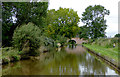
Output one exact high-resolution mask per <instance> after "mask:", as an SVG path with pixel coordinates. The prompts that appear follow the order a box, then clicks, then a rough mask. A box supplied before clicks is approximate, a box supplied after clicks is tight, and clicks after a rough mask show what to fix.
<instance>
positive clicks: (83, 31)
mask: <svg viewBox="0 0 120 77" xmlns="http://www.w3.org/2000/svg"><path fill="white" fill-rule="evenodd" d="M88 30H89V28H86V27H85V26H81V27H80V29H79V32H78V35H79V38H80V39H81V38H84V39H88V38H89V37H88V33H87V31H88Z"/></svg>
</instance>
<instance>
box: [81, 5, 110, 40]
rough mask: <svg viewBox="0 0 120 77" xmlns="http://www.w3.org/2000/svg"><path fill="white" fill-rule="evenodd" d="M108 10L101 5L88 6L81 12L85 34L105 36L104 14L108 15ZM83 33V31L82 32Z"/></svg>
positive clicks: (95, 36) (96, 36)
mask: <svg viewBox="0 0 120 77" xmlns="http://www.w3.org/2000/svg"><path fill="white" fill-rule="evenodd" d="M109 13H110V12H109V10H107V9H105V8H104V7H103V6H101V5H95V6H88V7H87V8H86V9H85V12H83V14H82V19H81V20H82V22H83V23H84V24H85V25H84V29H85V30H86V29H87V32H86V34H87V36H88V37H91V38H92V39H93V38H99V37H104V36H105V30H106V27H107V25H106V20H105V19H104V17H105V15H109ZM83 33H84V32H83Z"/></svg>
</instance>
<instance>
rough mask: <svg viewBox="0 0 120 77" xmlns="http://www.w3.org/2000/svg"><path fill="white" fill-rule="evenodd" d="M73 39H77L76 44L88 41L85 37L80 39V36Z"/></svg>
mask: <svg viewBox="0 0 120 77" xmlns="http://www.w3.org/2000/svg"><path fill="white" fill-rule="evenodd" d="M71 40H74V41H76V44H82V43H83V42H87V41H85V40H83V39H80V38H78V37H75V38H72V39H71Z"/></svg>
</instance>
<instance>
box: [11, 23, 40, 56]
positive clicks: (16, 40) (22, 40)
mask: <svg viewBox="0 0 120 77" xmlns="http://www.w3.org/2000/svg"><path fill="white" fill-rule="evenodd" d="M41 39H42V38H41V30H40V29H39V27H37V26H35V25H34V24H33V23H28V24H27V25H26V24H25V25H21V26H20V27H17V28H16V30H15V31H14V34H13V45H14V47H15V48H18V49H19V51H23V52H26V53H29V54H30V53H31V52H34V51H35V50H36V49H38V48H39V47H40V45H41V44H42V41H41Z"/></svg>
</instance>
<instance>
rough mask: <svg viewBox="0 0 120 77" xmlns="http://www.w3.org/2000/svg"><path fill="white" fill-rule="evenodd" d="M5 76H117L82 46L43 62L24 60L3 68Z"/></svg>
mask: <svg viewBox="0 0 120 77" xmlns="http://www.w3.org/2000/svg"><path fill="white" fill-rule="evenodd" d="M3 74H4V75H101V74H102V75H108V74H109V75H110V74H112V75H116V73H115V71H114V70H112V69H111V68H109V67H108V66H106V65H105V64H103V63H101V62H100V61H98V60H97V59H96V58H94V57H93V56H91V55H90V54H89V53H87V52H86V50H85V49H84V48H83V47H82V46H76V48H75V49H69V48H62V49H61V50H60V51H59V52H50V53H49V54H48V55H47V56H46V57H45V58H43V60H37V61H32V60H23V61H20V62H16V63H10V64H9V65H4V66H3Z"/></svg>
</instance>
